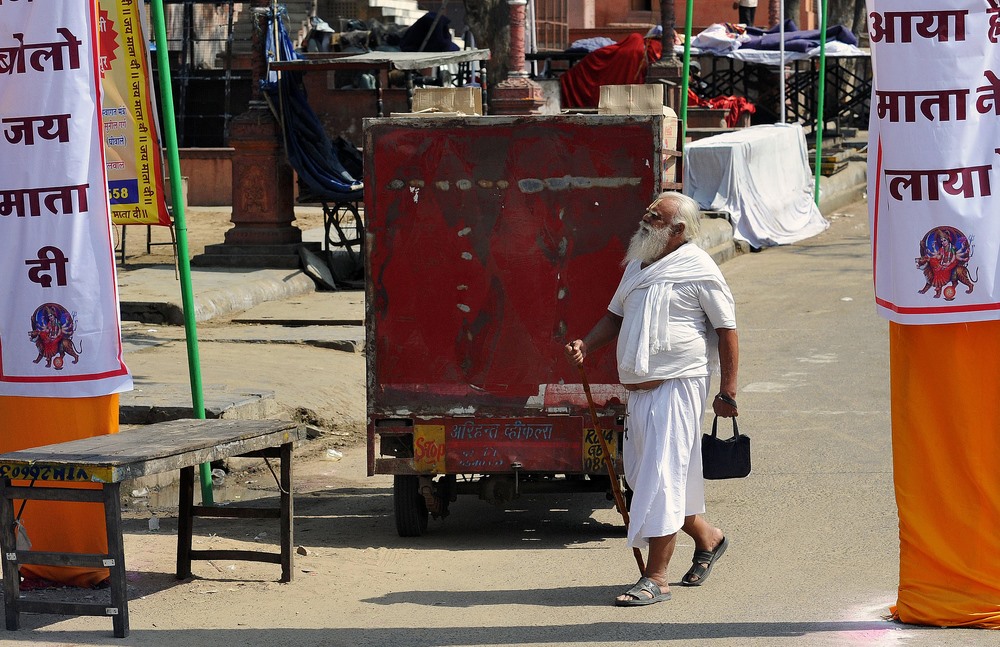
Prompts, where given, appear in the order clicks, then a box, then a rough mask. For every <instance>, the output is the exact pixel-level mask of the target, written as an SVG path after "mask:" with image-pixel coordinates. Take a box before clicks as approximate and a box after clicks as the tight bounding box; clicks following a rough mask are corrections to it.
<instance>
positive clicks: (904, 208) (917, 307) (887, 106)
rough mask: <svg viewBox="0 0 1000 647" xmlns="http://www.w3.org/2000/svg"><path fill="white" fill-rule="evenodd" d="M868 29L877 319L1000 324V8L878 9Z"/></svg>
mask: <svg viewBox="0 0 1000 647" xmlns="http://www.w3.org/2000/svg"><path fill="white" fill-rule="evenodd" d="M867 24H868V29H869V36H870V38H871V51H872V67H873V72H874V82H873V91H872V102H871V106H872V110H871V120H870V126H869V141H870V145H869V147H868V160H869V161H868V164H869V167H868V199H869V211H870V216H871V236H872V248H873V267H874V274H875V276H874V278H875V301H876V304H877V306H878V309H879V311H880V313H881V314H882V315H883V316H885V317H886V318H888V319H890V320H892V321H895V322H897V323H905V324H942V323H955V322H972V321H986V320H993V319H997V318H1000V285H997V279H998V275H997V271H998V263H997V259H998V250H1000V217H998V214H1000V47H998V46H997V43H998V42H1000V0H868V23H867Z"/></svg>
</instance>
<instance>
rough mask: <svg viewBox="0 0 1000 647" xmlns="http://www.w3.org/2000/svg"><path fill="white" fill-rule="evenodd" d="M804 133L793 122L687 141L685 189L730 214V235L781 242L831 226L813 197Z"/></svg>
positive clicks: (761, 243)
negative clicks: (732, 229) (732, 232)
mask: <svg viewBox="0 0 1000 647" xmlns="http://www.w3.org/2000/svg"><path fill="white" fill-rule="evenodd" d="M807 155H808V151H807V147H806V140H805V133H804V132H803V130H802V126H799V125H797V124H788V125H785V124H776V125H773V126H767V125H765V126H753V127H751V128H743V129H740V130H736V131H734V132H730V133H724V134H721V135H715V136H714V137H707V138H705V139H702V140H699V141H696V142H691V143H689V144H687V146H686V147H685V150H684V193H686V194H687V195H689V196H691V197H692V198H694V199H695V200H696V201H697V202H698V204H699V205H701V207H702V209H706V210H711V211H724V212H728V213H729V214H730V217H731V220H732V223H733V228H734V237H735V238H736V239H737V240H743V241H746V242H748V243H749V244H750V245H751V246H753V247H755V248H760V247H768V246H771V245H785V244H789V243H794V242H796V241H799V240H802V239H805V238H809V237H810V236H815V235H816V234H818V233H820V232H822V231H824V230H825V229H826V228H827V227H829V226H830V223H828V222H827V221H826V219H824V218H823V216H822V215H821V214H820V212H819V208H818V207H817V206H816V204H815V203H814V202H813V178H812V175H811V173H810V170H809V161H808V157H807Z"/></svg>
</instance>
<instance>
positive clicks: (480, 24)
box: [463, 0, 510, 86]
mask: <svg viewBox="0 0 1000 647" xmlns="http://www.w3.org/2000/svg"><path fill="white" fill-rule="evenodd" d="M463 2H464V4H465V22H466V23H467V24H468V25H469V28H470V29H471V30H472V35H473V36H475V37H476V47H484V48H487V49H489V50H490V60H489V61H487V62H486V76H487V83H489V84H490V85H491V86H492V85H496V84H497V83H500V82H501V81H503V80H504V79H506V78H507V74H508V72H509V71H510V61H509V60H508V59H509V58H510V5H508V4H507V0H463Z"/></svg>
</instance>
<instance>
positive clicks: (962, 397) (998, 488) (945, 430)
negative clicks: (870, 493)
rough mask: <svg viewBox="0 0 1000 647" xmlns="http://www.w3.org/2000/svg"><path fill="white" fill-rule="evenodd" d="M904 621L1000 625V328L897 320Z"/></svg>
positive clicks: (895, 440)
mask: <svg viewBox="0 0 1000 647" xmlns="http://www.w3.org/2000/svg"><path fill="white" fill-rule="evenodd" d="M889 352H890V363H891V380H892V453H893V473H894V480H895V486H896V505H897V506H898V508H899V553H900V555H899V562H900V564H899V596H898V601H897V606H896V607H895V608H894V609H893V612H894V614H895V616H896V617H897V618H898V619H899V620H901V621H902V622H909V623H914V624H926V625H936V626H942V627H990V628H1000V559H997V555H1000V533H998V532H997V528H1000V469H998V468H997V460H998V457H1000V432H998V424H1000V397H998V394H1000V322H997V321H990V322H983V323H970V324H945V325H937V326H906V325H900V324H894V323H893V324H890V327H889Z"/></svg>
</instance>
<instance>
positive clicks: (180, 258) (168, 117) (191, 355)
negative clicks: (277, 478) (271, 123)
mask: <svg viewBox="0 0 1000 647" xmlns="http://www.w3.org/2000/svg"><path fill="white" fill-rule="evenodd" d="M150 9H151V11H150V14H151V15H152V20H153V38H154V40H155V42H156V67H157V69H158V71H159V77H160V99H161V101H160V103H161V105H162V109H163V137H164V139H165V140H166V141H165V143H166V147H167V164H168V165H169V168H170V178H171V182H170V195H171V197H172V198H173V204H174V231H175V233H176V234H177V265H178V269H179V273H180V280H181V303H182V304H183V306H184V333H185V337H186V338H187V357H188V374H189V375H190V377H191V403H192V409H193V410H194V417H195V418H199V419H202V420H204V419H205V398H204V395H203V394H202V388H201V361H200V360H199V359H198V330H197V326H196V325H195V321H194V293H193V291H192V289H191V259H190V256H189V252H188V239H187V221H186V219H185V216H184V197H183V190H182V189H183V187H182V186H181V184H182V182H181V160H180V156H179V155H178V153H177V128H176V127H175V122H174V119H175V117H174V95H173V91H172V89H171V86H170V61H169V59H168V58H167V47H168V46H167V29H166V26H165V24H164V20H163V0H152V6H151V8H150ZM199 475H200V476H201V502H202V504H203V505H212V504H213V503H214V498H213V496H212V466H211V465H210V464H208V463H202V464H201V466H200V468H199Z"/></svg>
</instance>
